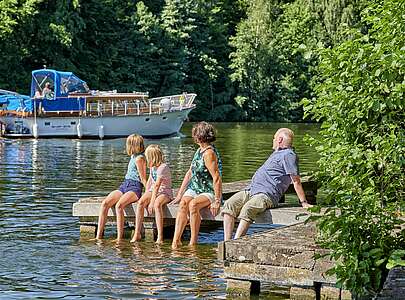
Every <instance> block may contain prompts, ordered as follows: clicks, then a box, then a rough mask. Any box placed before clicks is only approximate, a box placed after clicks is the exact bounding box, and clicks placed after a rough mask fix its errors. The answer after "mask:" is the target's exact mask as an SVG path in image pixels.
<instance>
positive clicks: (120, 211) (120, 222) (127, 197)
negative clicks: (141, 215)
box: [115, 191, 138, 241]
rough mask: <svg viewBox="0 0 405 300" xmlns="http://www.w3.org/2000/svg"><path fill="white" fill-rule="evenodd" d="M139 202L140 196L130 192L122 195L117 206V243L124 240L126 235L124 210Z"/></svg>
mask: <svg viewBox="0 0 405 300" xmlns="http://www.w3.org/2000/svg"><path fill="white" fill-rule="evenodd" d="M137 200H138V196H137V195H136V194H135V193H134V192H132V191H130V192H126V193H125V194H124V195H122V196H121V198H120V200H119V201H118V202H117V204H115V212H116V214H117V241H120V240H122V237H123V235H124V208H125V207H126V206H127V205H128V204H130V203H132V202H135V201H137Z"/></svg>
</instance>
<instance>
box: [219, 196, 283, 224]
mask: <svg viewBox="0 0 405 300" xmlns="http://www.w3.org/2000/svg"><path fill="white" fill-rule="evenodd" d="M275 206H277V203H275V202H274V201H273V200H272V199H271V198H270V197H269V196H268V195H267V194H263V193H261V194H256V195H253V196H250V194H249V191H240V192H237V193H236V194H235V195H233V196H232V197H231V198H229V199H228V200H226V201H225V203H224V208H223V209H222V212H221V214H222V215H223V214H229V215H231V216H233V217H234V218H239V219H242V220H245V221H247V222H254V220H255V219H256V217H257V215H258V214H260V213H262V212H264V211H265V210H266V209H269V208H272V207H275Z"/></svg>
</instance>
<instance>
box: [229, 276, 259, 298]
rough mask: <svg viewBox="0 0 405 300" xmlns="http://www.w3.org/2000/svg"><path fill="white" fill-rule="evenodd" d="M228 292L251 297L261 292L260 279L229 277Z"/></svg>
mask: <svg viewBox="0 0 405 300" xmlns="http://www.w3.org/2000/svg"><path fill="white" fill-rule="evenodd" d="M226 292H227V294H228V295H232V296H239V297H250V295H251V294H255V295H257V294H259V293H260V281H256V280H236V279H227V281H226Z"/></svg>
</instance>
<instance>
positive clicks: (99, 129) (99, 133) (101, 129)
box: [98, 125, 104, 140]
mask: <svg viewBox="0 0 405 300" xmlns="http://www.w3.org/2000/svg"><path fill="white" fill-rule="evenodd" d="M98 137H99V138H100V140H102V139H103V138H104V126H103V125H100V126H99V127H98Z"/></svg>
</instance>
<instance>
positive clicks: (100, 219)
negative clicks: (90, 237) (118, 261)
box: [96, 190, 122, 239]
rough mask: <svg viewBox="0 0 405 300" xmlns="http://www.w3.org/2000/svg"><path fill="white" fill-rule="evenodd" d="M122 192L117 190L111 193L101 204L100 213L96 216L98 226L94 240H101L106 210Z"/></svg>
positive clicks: (115, 201)
mask: <svg viewBox="0 0 405 300" xmlns="http://www.w3.org/2000/svg"><path fill="white" fill-rule="evenodd" d="M121 196H122V192H121V191H119V190H115V191H112V192H111V193H110V194H109V195H108V196H107V197H106V198H105V199H104V200H103V202H102V203H101V207H100V212H99V215H98V226H97V235H96V239H102V238H103V235H104V226H105V223H106V221H107V215H108V210H109V209H110V208H111V207H112V206H113V205H114V204H115V203H117V202H118V200H119V199H120V197H121Z"/></svg>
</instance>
